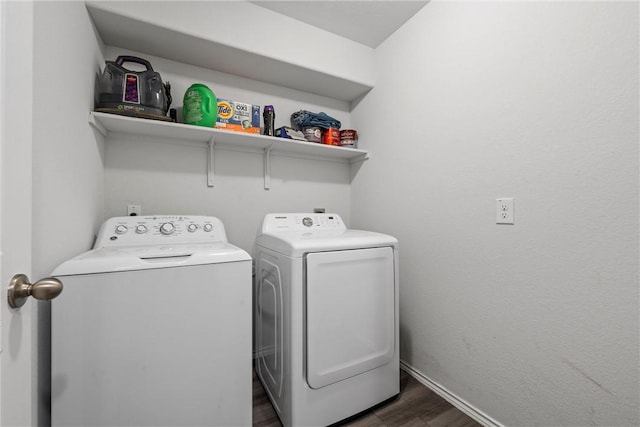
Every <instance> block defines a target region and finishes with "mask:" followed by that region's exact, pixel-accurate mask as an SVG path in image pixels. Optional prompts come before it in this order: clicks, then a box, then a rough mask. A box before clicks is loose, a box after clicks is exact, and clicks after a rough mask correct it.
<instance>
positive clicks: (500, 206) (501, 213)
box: [496, 197, 515, 224]
mask: <svg viewBox="0 0 640 427" xmlns="http://www.w3.org/2000/svg"><path fill="white" fill-rule="evenodd" d="M514 218H515V211H514V209H513V197H500V198H497V199H496V224H513V223H514Z"/></svg>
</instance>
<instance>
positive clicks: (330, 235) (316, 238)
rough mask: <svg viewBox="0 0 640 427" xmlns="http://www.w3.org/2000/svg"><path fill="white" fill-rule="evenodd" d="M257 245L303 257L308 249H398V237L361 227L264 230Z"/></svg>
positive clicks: (257, 240)
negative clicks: (298, 230)
mask: <svg viewBox="0 0 640 427" xmlns="http://www.w3.org/2000/svg"><path fill="white" fill-rule="evenodd" d="M256 245H258V246H262V247H265V248H269V249H272V250H274V251H276V252H280V253H282V254H284V255H288V256H291V257H295V258H297V257H302V256H303V255H304V254H305V253H308V252H325V251H339V250H348V249H360V248H376V247H383V246H392V247H394V248H397V247H398V240H397V239H396V238H395V237H393V236H389V235H386V234H381V233H376V232H373V231H363V230H349V229H347V230H336V231H329V230H317V231H307V232H296V231H284V232H275V233H263V234H261V235H259V236H258V237H257V239H256Z"/></svg>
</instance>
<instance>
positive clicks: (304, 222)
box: [302, 216, 313, 227]
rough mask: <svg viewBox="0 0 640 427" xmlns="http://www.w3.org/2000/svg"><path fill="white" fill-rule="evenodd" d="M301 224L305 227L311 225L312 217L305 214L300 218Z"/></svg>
mask: <svg viewBox="0 0 640 427" xmlns="http://www.w3.org/2000/svg"><path fill="white" fill-rule="evenodd" d="M302 225H304V226H305V227H311V226H312V225H313V219H311V218H309V217H308V216H305V217H304V218H302Z"/></svg>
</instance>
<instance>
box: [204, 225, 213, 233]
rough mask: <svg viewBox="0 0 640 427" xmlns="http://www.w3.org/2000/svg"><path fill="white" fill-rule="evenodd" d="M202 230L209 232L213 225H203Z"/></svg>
mask: <svg viewBox="0 0 640 427" xmlns="http://www.w3.org/2000/svg"><path fill="white" fill-rule="evenodd" d="M202 229H203V230H204V231H206V232H207V233H208V232H210V231H211V230H213V225H211V224H205V225H204V226H203V227H202Z"/></svg>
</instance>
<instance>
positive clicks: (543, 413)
mask: <svg viewBox="0 0 640 427" xmlns="http://www.w3.org/2000/svg"><path fill="white" fill-rule="evenodd" d="M376 55H377V60H376V67H377V69H378V73H379V74H378V76H377V79H376V81H377V84H376V87H375V89H374V90H373V91H371V92H370V93H369V94H368V95H367V96H366V97H364V99H362V100H360V102H359V103H357V105H355V106H354V109H353V112H352V117H351V121H352V124H353V126H354V127H355V128H356V129H359V131H360V137H361V138H360V145H361V147H362V148H365V149H369V150H371V152H372V153H373V155H372V158H371V160H369V161H368V163H367V165H366V167H363V168H362V169H361V170H360V172H359V174H358V175H357V176H356V177H355V179H354V181H353V185H352V203H351V206H352V211H351V212H352V213H351V218H352V226H355V227H360V228H365V229H375V230H379V231H383V232H388V233H390V234H393V235H396V236H397V237H398V238H399V241H400V254H401V255H400V280H401V289H400V294H401V298H400V316H401V357H402V359H403V360H404V361H405V362H406V363H407V364H408V365H410V366H412V367H414V368H415V369H416V370H418V371H419V372H420V373H422V374H423V375H424V376H425V377H427V378H429V379H431V380H432V381H434V382H436V383H439V384H440V385H442V386H443V387H444V388H445V389H447V390H448V391H450V392H451V393H453V394H454V395H456V396H458V397H459V398H461V399H463V400H464V401H466V402H467V403H468V404H469V405H471V406H474V407H475V408H477V409H478V410H479V411H481V412H484V413H485V414H486V415H488V416H489V417H493V418H494V419H495V420H496V421H497V422H499V423H502V424H505V425H510V426H523V425H565V426H569V425H618V426H623V425H624V426H629V425H638V416H639V414H638V401H639V395H638V383H639V382H638V367H639V357H638V348H639V344H638V312H639V307H638V283H639V281H638V256H639V255H638V140H639V135H638V115H639V111H638V110H639V109H638V3H637V2H633V3H631V2H627V3H617V2H567V3H554V2H495V3H494V2H431V3H429V4H428V5H427V6H425V7H424V8H423V9H422V10H421V11H420V12H419V13H418V14H417V15H416V16H415V17H414V18H413V19H412V20H410V21H409V22H408V23H407V24H406V25H405V26H404V27H402V28H401V29H400V30H399V31H398V32H396V33H395V34H394V35H393V36H392V37H391V38H390V39H388V40H387V41H386V42H385V43H383V44H382V45H381V46H380V47H379V48H378V49H377V51H376ZM505 196H507V197H508V196H511V197H514V198H515V225H513V226H508V225H507V226H505V225H496V224H495V199H496V198H497V197H505Z"/></svg>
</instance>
